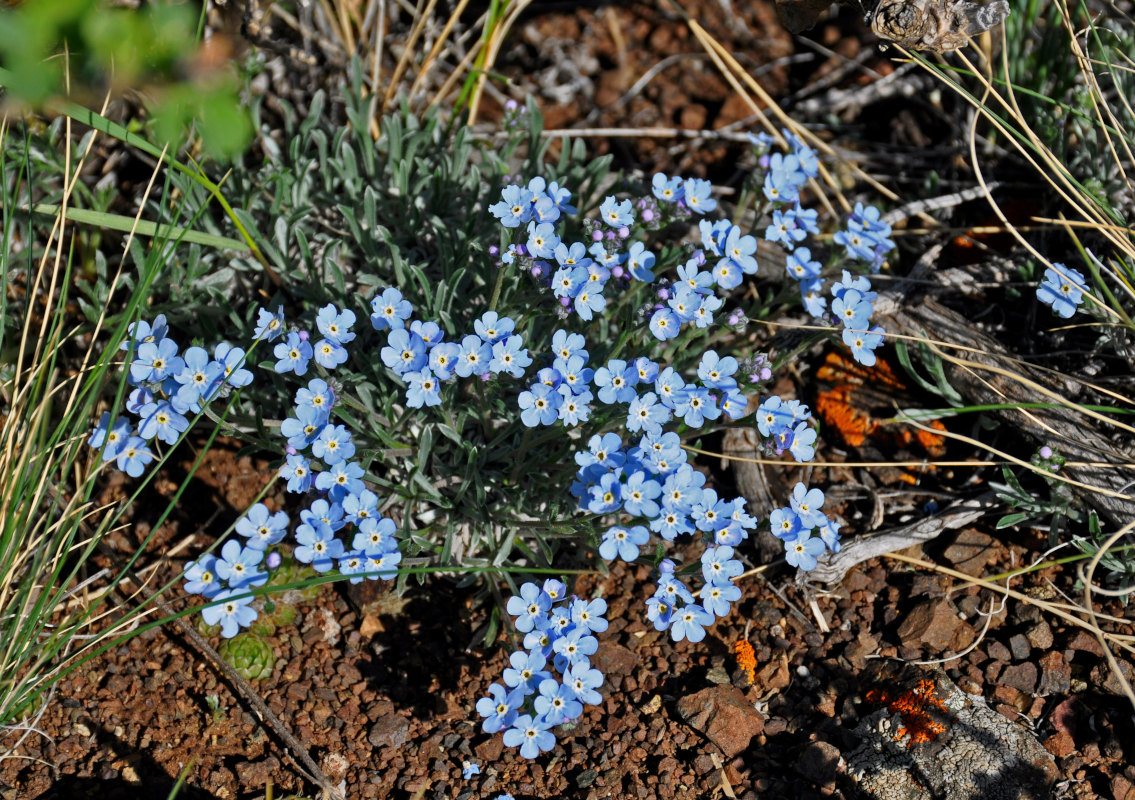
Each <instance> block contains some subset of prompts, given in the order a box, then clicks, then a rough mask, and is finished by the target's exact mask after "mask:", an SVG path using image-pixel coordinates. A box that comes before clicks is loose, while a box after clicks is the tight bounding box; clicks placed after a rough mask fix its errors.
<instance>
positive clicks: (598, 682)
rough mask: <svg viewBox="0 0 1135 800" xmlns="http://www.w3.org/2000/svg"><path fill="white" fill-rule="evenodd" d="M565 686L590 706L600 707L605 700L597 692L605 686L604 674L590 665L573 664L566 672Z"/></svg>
mask: <svg viewBox="0 0 1135 800" xmlns="http://www.w3.org/2000/svg"><path fill="white" fill-rule="evenodd" d="M564 685H565V686H568V687H570V688H571V690H572V692H573V693H574V694H575V696H576V697H577V698H579V700H581V701H582V702H584V703H586V704H587V705H589V706H595V705H599V703H601V702H603V698H602V697H601V696H600V694H599V692H597V691H595V690H596V689H598V688H599V687H600V686H602V685H603V673H602V672H600V671H599V670H597V669H593V668H592V667H591V666H590V665H589V664H582V663H580V664H573V665H572V666H569V667H568V668H567V671H565V672H564Z"/></svg>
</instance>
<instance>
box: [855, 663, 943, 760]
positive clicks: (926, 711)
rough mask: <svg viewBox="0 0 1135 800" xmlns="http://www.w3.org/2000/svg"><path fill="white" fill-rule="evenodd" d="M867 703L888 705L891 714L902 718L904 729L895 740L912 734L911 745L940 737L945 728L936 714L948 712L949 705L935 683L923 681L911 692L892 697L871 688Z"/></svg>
mask: <svg viewBox="0 0 1135 800" xmlns="http://www.w3.org/2000/svg"><path fill="white" fill-rule="evenodd" d="M866 697H867V701H868V702H870V703H875V704H876V705H885V706H886V707H887V710H888V711H890V712H891V713H892V714H898V715H899V716H901V717H902V723H903V724H902V726H901V727H900V728H899V729H898V730H897V731H896V732H895V739H896V740H897V739H901V738H902V737H904V736H906V735H907V734H908V733H909V734H910V744H923V743H925V742H932V741H934V740H935V739H937V738H938V734H940V733H943V732H945V730H946V726H945V724H943V723H942V722H939V721H938V720H937V719H935V718H934V715H935V714H937V715H941V714H945V713H946V704H945V703H943V702H942V701H941V700H940V699H938V696H937V695H936V694H935V693H934V681H932V680H929V679H923V680H920V681H919V682H918V684H917V685H916V686H915V687H914V689H912V690H911V691H907V692H902V693H900V694H898V695H897V696H896V695H892V694H891V693H890V692H888V691H887V690H886V689H869V690H868V691H867V694H866Z"/></svg>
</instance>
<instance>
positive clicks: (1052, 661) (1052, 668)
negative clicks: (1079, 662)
mask: <svg viewBox="0 0 1135 800" xmlns="http://www.w3.org/2000/svg"><path fill="white" fill-rule="evenodd" d="M1038 663H1039V665H1040V682H1039V683H1038V684H1037V687H1036V693H1037V694H1038V695H1039V696H1041V697H1047V696H1048V695H1050V694H1068V692H1070V691H1071V690H1072V668H1071V667H1070V666H1069V665H1068V662H1067V661H1066V660H1065V659H1064V654H1063V653H1061V652H1060V651H1059V650H1051V651H1049V652H1048V653H1045V655H1044V656H1043V657H1042V658H1041V659H1040V661H1039V662H1038Z"/></svg>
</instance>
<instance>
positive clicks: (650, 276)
mask: <svg viewBox="0 0 1135 800" xmlns="http://www.w3.org/2000/svg"><path fill="white" fill-rule="evenodd" d="M654 260H655V259H654V253H652V252H650V251H649V250H647V249H646V245H644V244H643V243H642V242H635V243H634V244H632V245H631V246H630V250H629V251H628V253H627V269H628V270H630V273H631V277H633V278H634V279H635V280H639V281H642V282H643V283H651V282H653V281H654V272H653V271H652V270H653V269H654Z"/></svg>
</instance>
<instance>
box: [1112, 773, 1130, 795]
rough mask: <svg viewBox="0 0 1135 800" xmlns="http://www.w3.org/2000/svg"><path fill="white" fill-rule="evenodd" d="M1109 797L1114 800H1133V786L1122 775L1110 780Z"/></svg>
mask: <svg viewBox="0 0 1135 800" xmlns="http://www.w3.org/2000/svg"><path fill="white" fill-rule="evenodd" d="M1111 796H1112V797H1113V798H1115V800H1135V785H1133V784H1132V783H1131V781H1129V780H1127V778H1125V777H1124V776H1122V775H1116V776H1115V777H1114V778H1112V779H1111Z"/></svg>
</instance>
